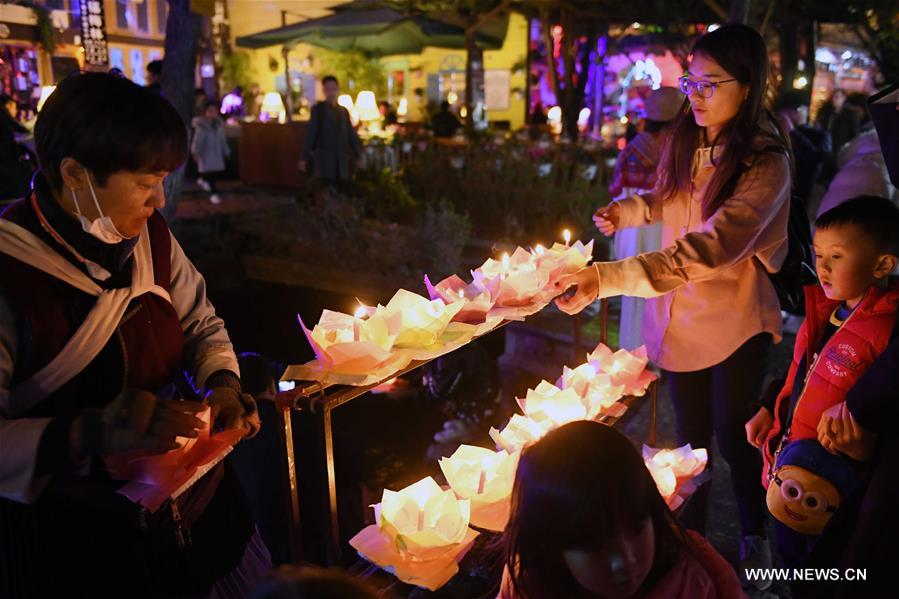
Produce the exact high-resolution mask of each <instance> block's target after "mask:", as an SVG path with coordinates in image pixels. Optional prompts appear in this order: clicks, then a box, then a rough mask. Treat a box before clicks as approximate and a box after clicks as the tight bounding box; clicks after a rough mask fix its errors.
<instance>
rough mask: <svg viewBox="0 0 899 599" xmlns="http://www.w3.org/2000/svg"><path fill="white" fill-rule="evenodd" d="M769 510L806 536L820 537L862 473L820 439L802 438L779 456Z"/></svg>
mask: <svg viewBox="0 0 899 599" xmlns="http://www.w3.org/2000/svg"><path fill="white" fill-rule="evenodd" d="M769 478H770V481H769V484H768V495H767V497H766V501H767V504H768V511H770V512H771V515H772V516H774V517H775V518H777V520H778V521H779V522H781V523H782V524H784V525H786V526H788V527H789V528H791V529H793V530H795V531H796V532H798V533H801V534H805V535H817V534H820V533H821V531H822V530H824V527H825V526H827V523H828V522H830V519H831V517H832V516H833V514H834V512H836V510H837V508H838V507H840V504H841V503H842V502H843V499H844V498H845V497H846V496H847V495H848V494H849V492H850V491H851V490H852V488H853V487H854V486H855V484H856V482H858V479H859V474H858V472H857V471H856V470H855V468H854V467H853V466H852V464H851V463H850V462H849V460H848V459H847V458H845V457H842V456H837V455H834V454H832V453H830V452H829V451H827V450H826V449H824V447H822V446H821V444H820V443H818V441H817V440H816V439H799V440H797V441H793V442H791V443H789V444H787V445H786V446H785V447H784V448H783V449H782V450H781V451H780V452H779V453H778V454H777V459H776V462H775V466H774V468H773V470H772V472H771V474H770V475H769Z"/></svg>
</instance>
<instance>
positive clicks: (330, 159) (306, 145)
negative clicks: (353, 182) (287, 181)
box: [297, 75, 362, 190]
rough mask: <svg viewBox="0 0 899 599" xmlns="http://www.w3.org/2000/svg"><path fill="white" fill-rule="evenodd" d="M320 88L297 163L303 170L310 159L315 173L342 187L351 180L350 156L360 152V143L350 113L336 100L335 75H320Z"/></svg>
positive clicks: (357, 154) (337, 187) (355, 155)
mask: <svg viewBox="0 0 899 599" xmlns="http://www.w3.org/2000/svg"><path fill="white" fill-rule="evenodd" d="M322 89H323V90H324V92H325V99H324V101H322V102H319V103H317V104H316V105H315V106H313V107H312V116H311V117H310V119H309V126H308V127H307V128H306V138H305V140H304V141H303V154H302V157H301V158H300V161H299V163H298V164H297V167H298V168H299V169H300V170H301V171H303V172H306V169H307V167H308V165H309V162H310V161H311V162H312V168H313V169H314V173H315V176H316V177H318V178H319V179H322V180H324V181H325V182H327V183H328V185H330V186H332V187H335V188H336V189H338V190H343V188H344V187H345V186H346V183H347V182H348V181H349V180H350V158H351V157H352V158H353V159H354V160H356V159H358V158H359V157H360V156H361V155H362V145H361V144H360V143H359V136H357V135H356V131H355V129H353V124H352V122H350V113H349V112H348V111H347V109H346V108H344V107H343V106H340V105H339V104H337V96H338V95H339V94H340V85H339V84H338V83H337V78H336V77H334V76H333V75H328V76H327V77H325V78H324V79H322Z"/></svg>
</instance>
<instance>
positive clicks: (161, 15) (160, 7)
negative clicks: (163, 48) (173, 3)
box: [156, 0, 169, 33]
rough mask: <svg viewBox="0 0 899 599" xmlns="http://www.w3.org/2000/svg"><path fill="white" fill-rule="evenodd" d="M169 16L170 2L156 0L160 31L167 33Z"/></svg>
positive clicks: (157, 27) (157, 26)
mask: <svg viewBox="0 0 899 599" xmlns="http://www.w3.org/2000/svg"><path fill="white" fill-rule="evenodd" d="M168 18H169V3H168V1H167V0H156V29H157V31H159V33H165V24H166V21H167V20H168Z"/></svg>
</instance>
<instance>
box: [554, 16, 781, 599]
mask: <svg viewBox="0 0 899 599" xmlns="http://www.w3.org/2000/svg"><path fill="white" fill-rule="evenodd" d="M767 80H768V54H767V49H766V48H765V44H764V41H763V40H762V38H761V36H760V35H759V34H758V33H756V32H755V31H754V30H753V29H751V28H749V27H747V26H745V25H738V24H730V25H725V26H722V27H721V28H720V29H718V30H716V31H714V32H713V33H709V34H707V35H705V36H703V37H702V38H701V39H700V40H699V41H698V42H697V43H696V45H695V47H694V48H693V53H692V60H691V62H690V67H689V70H688V72H687V74H686V76H684V77H683V78H682V79H681V91H683V92H684V93H685V94H686V99H685V101H684V107H683V112H682V114H681V116H680V117H679V119H678V120H677V121H676V122H675V124H674V126H673V130H672V133H671V137H670V138H669V142H668V144H667V146H666V148H665V150H664V152H663V157H662V161H661V163H660V167H659V173H658V179H659V183H658V184H657V186H656V189H655V191H654V192H653V193H651V194H645V195H642V196H638V195H634V196H631V197H629V198H626V199H623V200H621V201H618V202H615V203H613V204H611V205H610V206H608V207H607V208H606V209H605V210H604V211H603V213H602V214H599V215H598V217H599V218H598V219H596V220H597V223H598V226H599V228H600V230H602V231H603V233H605V234H607V235H611V234H612V233H613V232H614V231H616V230H618V229H620V228H625V227H636V226H641V225H647V224H651V223H657V222H661V223H662V227H663V233H662V247H663V248H664V249H662V250H661V251H657V252H648V253H645V254H641V255H639V256H635V257H632V258H627V259H624V260H619V261H617V262H601V263H597V264H595V265H593V266H590V267H588V268H585V269H583V270H581V271H580V272H578V273H576V274H574V275H572V276H570V277H566V278H564V279H563V280H562V281H560V284H559V290H560V291H564V290H566V289H568V288H569V287H572V286H574V287H576V288H577V290H576V293H573V294H572V295H571V296H570V297H565V298H560V299H559V300H558V302H557V303H558V305H559V307H560V308H561V309H562V310H564V311H566V312H568V313H570V314H575V313H577V312H580V311H581V310H582V309H583V308H584V307H585V306H587V305H588V304H589V303H591V302H593V301H594V300H596V299H597V298H605V297H611V296H616V295H630V296H636V297H644V298H648V300H647V302H646V307H645V309H644V310H645V311H644V321H643V328H644V330H643V336H644V340H645V342H646V347H647V350H648V352H649V356H650V359H651V360H653V361H654V362H655V363H656V364H657V365H659V366H660V367H661V368H662V369H663V370H664V371H665V375H666V378H667V380H668V384H669V388H670V391H671V396H672V402H673V403H674V409H675V416H676V425H677V442H678V444H686V443H690V444H692V445H693V447H705V448H709V447H711V442H712V434H713V433H714V434H715V436H716V437H717V440H718V446H719V447H720V448H721V454H722V456H723V457H724V459H725V460H727V462H728V464H729V465H730V468H731V480H732V483H733V489H734V494H735V495H736V500H737V506H738V509H739V513H740V525H741V528H742V533H743V539H742V542H741V544H740V558H741V566H743V567H767V566H770V563H771V553H770V547H769V545H768V542H767V540H766V536H765V495H764V491H763V489H762V487H761V485H759V484H758V481H757V480H753V479H752V473H753V472H758V469H759V467H760V465H761V456H760V455H759V453H758V451H756V450H755V449H754V448H752V447H751V446H750V445H749V444H748V443H746V440H745V433H744V430H743V423H744V422H745V419H746V417H747V415H751V413H752V412H754V403H756V402H757V401H758V399H759V395H760V393H761V388H760V385H761V382H762V379H763V378H764V373H765V365H766V358H767V353H768V349H769V347H770V345H771V344H772V341H774V340H777V341H779V340H780V336H781V317H780V304H779V302H778V299H777V294H776V293H775V290H774V286H773V285H772V283H771V281H770V280H769V277H768V273H769V272H776V271H778V270H779V269H780V266H781V264H782V263H783V260H784V258H785V257H786V252H787V220H788V215H789V194H790V162H789V152H788V150H787V148H788V142H787V140H786V138H785V136H784V134H783V132H782V131H781V130H780V128H779V127H778V125H777V122H776V119H775V118H774V117H773V115H771V113H770V112H769V111H768V110H766V109H765V108H764V106H763V102H764V98H765V90H766V88H767ZM705 487H706V488H705V489H701V490H700V491H699V493H698V494H697V496H696V497H695V498H694V501H692V502H691V503H690V505H689V506H688V507H687V509H686V510H685V513H684V514H683V516H682V517H683V520H682V521H683V522H684V524H685V525H686V526H689V527H691V528H694V529H696V530H698V531H700V532H702V531H704V526H705V516H706V506H707V503H708V491H709V486H708V485H706V486H705ZM738 571H743V568H742V567H741V568H740V569H738ZM758 584H760V585H761V586H763V587H764V586H770V583H758Z"/></svg>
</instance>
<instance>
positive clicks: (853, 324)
mask: <svg viewBox="0 0 899 599" xmlns="http://www.w3.org/2000/svg"><path fill="white" fill-rule="evenodd" d="M839 304H840V302H839V301H835V300H829V299H827V297H825V295H824V290H823V289H822V288H821V287H820V286H819V285H809V286H807V287H806V288H805V307H806V312H805V313H806V318H805V322H803V323H802V326H801V327H800V329H799V333H798V334H797V336H796V346H795V348H794V350H793V363H792V364H791V366H790V370H789V373H788V374H787V382H786V384H784V387H783V389H781V391H780V394H779V395H778V396H777V402H776V403H775V408H774V413H775V419H774V426H773V428H772V429H771V432H770V433H768V437H767V439H766V440H765V443H764V445H763V446H762V450H763V455H764V459H765V469H764V472H763V473H762V480H763V484H764V485H765V487H766V488H767V486H768V480H767V474H768V469H769V467H770V466H771V465H772V464H773V463H774V454H775V453H776V451H777V448H778V446H779V445H780V441H781V437H782V436H783V431H784V422H783V419H784V418H786V414H787V408H788V406H789V401H790V396H791V393H792V390H793V385H794V384H800V385H802V384H804V385H805V389H804V391H803V392H802V395H801V396H800V398H799V401H798V402H797V404H796V407H795V408H794V411H793V420H792V424H791V426H790V440H791V441H792V440H796V439H817V438H818V421H819V420H820V419H821V414H822V413H824V411H825V410H827V409H829V408H831V407H832V406H834V405H836V404H838V403H840V402H842V401H845V399H846V392H847V391H849V389H851V388H852V387H853V386H854V385H855V383H856V382H858V380H859V379H860V378H861V376H862V375H863V374H864V373H865V371H867V370H868V368H869V367H870V366H871V364H872V363H873V362H874V360H876V359H877V357H878V356H879V355H880V354H881V353H882V352H883V351H884V350H885V349H886V346H887V345H888V344H889V342H890V336H891V335H892V332H893V325H894V324H895V321H896V310H897V308H899V278H891V279H890V281H889V283H888V285H887V287H886V288H885V289H879V288H874V287H872V288H870V289H869V290H868V293H867V294H866V295H865V297H864V298H863V299H862V301H861V302H860V303H859V305H858V306H856V308H855V310H853V311H852V314H851V315H850V316H849V317H848V318H847V319H846V320H845V321H844V322H843V324H842V326H841V327H840V328H839V329H838V330H837V331H836V332H835V333H834V334H833V336H832V337H831V338H830V339H829V340H828V341H827V343H826V344H825V345H824V347H823V348H821V351H820V352H819V353H820V355H815V354H814V348H816V347H817V346H818V344H819V343H820V339H821V334H822V331H823V330H824V326H825V325H826V323H827V321H828V319H829V318H830V315H831V314H832V313H833V311H834V310H835V309H836V308H837V306H839ZM803 356H806V365H807V366H806V367H808V365H809V364H811V365H812V370H811V373H810V374H809V375H808V379H807V381H805V382H803V377H804V376H805V373H799V372H797V370H798V368H799V362H800V361H801V360H802V358H803ZM797 379H799V380H797Z"/></svg>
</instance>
